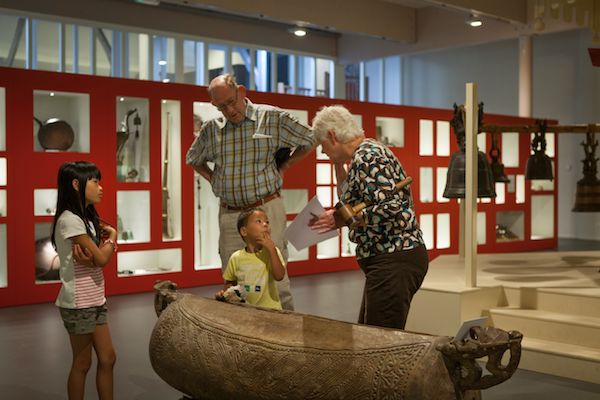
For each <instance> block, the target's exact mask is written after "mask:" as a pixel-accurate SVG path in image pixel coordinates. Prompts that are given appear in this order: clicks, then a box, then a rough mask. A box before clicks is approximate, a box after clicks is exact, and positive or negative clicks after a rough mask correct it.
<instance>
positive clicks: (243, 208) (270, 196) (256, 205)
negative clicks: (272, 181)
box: [221, 192, 281, 211]
mask: <svg viewBox="0 0 600 400" xmlns="http://www.w3.org/2000/svg"><path fill="white" fill-rule="evenodd" d="M278 197H281V195H280V194H279V192H275V193H271V194H270V195H268V196H267V197H264V198H262V199H260V200H258V201H257V202H255V203H252V204H248V205H247V206H244V207H236V206H230V205H227V204H225V203H224V202H221V207H223V208H226V209H227V210H230V211H243V210H247V209H249V208H254V207H260V206H262V205H263V204H265V203H268V202H269V201H271V200H273V199H276V198H278Z"/></svg>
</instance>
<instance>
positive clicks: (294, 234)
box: [284, 196, 338, 250]
mask: <svg viewBox="0 0 600 400" xmlns="http://www.w3.org/2000/svg"><path fill="white" fill-rule="evenodd" d="M324 212H325V209H324V208H323V206H322V205H321V203H319V199H317V196H315V197H313V198H312V199H311V200H310V201H309V202H308V204H307V205H306V207H304V209H303V210H302V211H300V214H298V215H297V216H296V218H295V219H294V221H292V223H291V224H290V226H288V227H287V229H286V230H285V233H284V236H285V238H286V239H287V240H288V241H289V242H290V243H291V244H292V245H294V247H295V248H296V250H302V249H304V248H306V247H308V246H312V245H313V244H317V243H319V242H322V241H323V240H327V239H331V238H332V237H335V236H337V235H338V230H337V229H335V230H333V231H330V232H326V233H318V232H317V231H315V230H313V229H311V227H310V226H308V223H309V222H310V220H311V219H312V218H313V216H315V215H317V216H318V215H321V214H323V213H324Z"/></svg>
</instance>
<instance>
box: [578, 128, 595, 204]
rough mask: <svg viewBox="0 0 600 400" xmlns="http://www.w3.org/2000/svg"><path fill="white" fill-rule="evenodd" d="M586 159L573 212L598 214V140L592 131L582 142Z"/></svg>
mask: <svg viewBox="0 0 600 400" xmlns="http://www.w3.org/2000/svg"><path fill="white" fill-rule="evenodd" d="M581 145H582V146H583V151H584V153H585V158H584V159H583V160H582V162H583V178H582V179H580V180H579V181H577V191H576V193H575V207H573V211H582V212H597V211H600V180H598V176H597V173H598V158H596V148H597V147H598V140H596V139H595V138H594V131H593V130H592V129H591V128H590V130H589V131H588V132H587V133H586V135H585V142H582V143H581Z"/></svg>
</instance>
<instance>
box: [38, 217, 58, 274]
mask: <svg viewBox="0 0 600 400" xmlns="http://www.w3.org/2000/svg"><path fill="white" fill-rule="evenodd" d="M34 233H35V282H36V283H47V282H56V281H58V280H59V279H60V277H59V273H58V271H59V269H60V261H59V259H58V254H57V253H56V250H54V247H52V242H51V236H52V223H50V222H44V223H38V224H35V230H34Z"/></svg>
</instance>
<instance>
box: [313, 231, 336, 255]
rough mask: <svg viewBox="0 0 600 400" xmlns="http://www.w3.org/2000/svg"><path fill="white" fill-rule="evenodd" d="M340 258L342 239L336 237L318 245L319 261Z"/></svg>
mask: <svg viewBox="0 0 600 400" xmlns="http://www.w3.org/2000/svg"><path fill="white" fill-rule="evenodd" d="M339 256H340V237H339V235H338V236H335V237H332V238H331V239H327V240H324V241H322V242H320V243H317V259H320V260H322V259H324V258H337V257H339Z"/></svg>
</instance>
